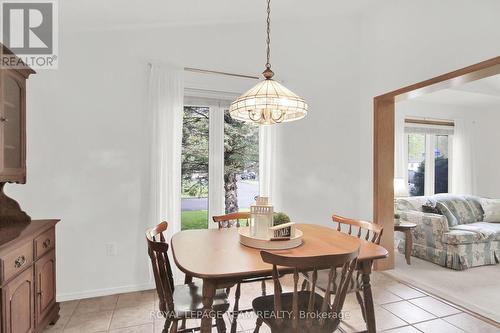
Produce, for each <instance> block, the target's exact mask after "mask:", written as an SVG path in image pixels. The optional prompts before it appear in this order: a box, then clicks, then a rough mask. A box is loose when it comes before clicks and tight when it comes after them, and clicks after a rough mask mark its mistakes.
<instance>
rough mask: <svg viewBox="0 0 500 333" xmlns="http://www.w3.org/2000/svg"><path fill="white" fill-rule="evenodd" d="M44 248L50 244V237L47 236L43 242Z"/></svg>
mask: <svg viewBox="0 0 500 333" xmlns="http://www.w3.org/2000/svg"><path fill="white" fill-rule="evenodd" d="M42 246H43V248H44V249H46V248H48V247H49V246H50V238H47V239H46V240H45V241H44V242H43V244H42Z"/></svg>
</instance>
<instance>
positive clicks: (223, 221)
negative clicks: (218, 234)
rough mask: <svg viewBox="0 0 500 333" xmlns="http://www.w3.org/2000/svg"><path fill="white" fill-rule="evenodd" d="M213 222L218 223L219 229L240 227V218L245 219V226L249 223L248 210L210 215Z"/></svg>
mask: <svg viewBox="0 0 500 333" xmlns="http://www.w3.org/2000/svg"><path fill="white" fill-rule="evenodd" d="M212 219H213V221H214V222H215V223H218V224H219V229H222V228H231V227H237V228H239V227H240V220H246V226H248V225H249V224H250V212H236V213H230V214H225V215H219V216H214V217H212Z"/></svg>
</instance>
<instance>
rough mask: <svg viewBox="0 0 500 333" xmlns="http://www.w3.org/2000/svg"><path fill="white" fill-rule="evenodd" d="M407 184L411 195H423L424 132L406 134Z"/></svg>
mask: <svg viewBox="0 0 500 333" xmlns="http://www.w3.org/2000/svg"><path fill="white" fill-rule="evenodd" d="M408 186H409V189H410V195H411V196H418V195H424V186H425V134H416V133H410V134H408Z"/></svg>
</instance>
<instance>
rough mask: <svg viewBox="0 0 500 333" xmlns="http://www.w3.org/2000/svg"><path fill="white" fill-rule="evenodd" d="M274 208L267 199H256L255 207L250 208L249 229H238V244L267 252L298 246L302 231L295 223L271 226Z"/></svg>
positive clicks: (300, 241) (300, 242)
mask: <svg viewBox="0 0 500 333" xmlns="http://www.w3.org/2000/svg"><path fill="white" fill-rule="evenodd" d="M273 215H274V208H273V206H272V205H271V204H270V203H269V198H267V197H257V198H256V199H255V205H252V206H250V225H249V227H240V228H238V233H239V235H240V243H242V244H243V245H246V246H249V247H253V248H258V249H267V250H282V249H290V248H293V247H297V246H300V245H301V244H302V231H300V230H298V229H296V228H295V223H293V222H290V223H285V224H280V225H276V226H274V225H273Z"/></svg>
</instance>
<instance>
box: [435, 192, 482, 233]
mask: <svg viewBox="0 0 500 333" xmlns="http://www.w3.org/2000/svg"><path fill="white" fill-rule="evenodd" d="M434 199H435V200H436V201H437V202H439V203H441V204H443V205H444V206H446V208H447V209H448V210H449V212H450V213H451V214H452V215H453V216H454V217H455V219H456V220H457V223H458V224H469V223H474V222H477V218H476V216H475V215H474V211H473V209H472V207H471V204H470V203H469V202H468V201H467V200H465V198H464V196H460V195H452V194H436V195H435V196H434ZM438 208H439V207H438ZM443 215H446V214H443ZM448 222H450V221H448ZM451 226H452V225H451V224H450V227H451Z"/></svg>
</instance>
